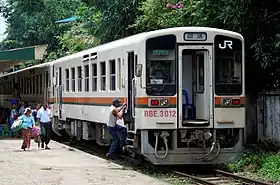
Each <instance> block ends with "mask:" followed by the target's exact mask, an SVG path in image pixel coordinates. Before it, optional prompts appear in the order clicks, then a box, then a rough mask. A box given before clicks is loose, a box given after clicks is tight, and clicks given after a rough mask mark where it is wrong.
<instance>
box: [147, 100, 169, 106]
mask: <svg viewBox="0 0 280 185" xmlns="http://www.w3.org/2000/svg"><path fill="white" fill-rule="evenodd" d="M168 106H169V101H168V99H160V98H156V99H153V98H151V99H149V107H168Z"/></svg>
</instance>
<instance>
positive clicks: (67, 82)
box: [65, 69, 70, 92]
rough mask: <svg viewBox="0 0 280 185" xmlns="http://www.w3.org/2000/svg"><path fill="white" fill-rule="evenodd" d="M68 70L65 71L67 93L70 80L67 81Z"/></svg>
mask: <svg viewBox="0 0 280 185" xmlns="http://www.w3.org/2000/svg"><path fill="white" fill-rule="evenodd" d="M69 77H70V75H69V69H65V86H66V92H69V84H70V79H69Z"/></svg>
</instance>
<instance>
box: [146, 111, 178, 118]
mask: <svg viewBox="0 0 280 185" xmlns="http://www.w3.org/2000/svg"><path fill="white" fill-rule="evenodd" d="M144 117H159V118H160V117H176V110H145V111H144Z"/></svg>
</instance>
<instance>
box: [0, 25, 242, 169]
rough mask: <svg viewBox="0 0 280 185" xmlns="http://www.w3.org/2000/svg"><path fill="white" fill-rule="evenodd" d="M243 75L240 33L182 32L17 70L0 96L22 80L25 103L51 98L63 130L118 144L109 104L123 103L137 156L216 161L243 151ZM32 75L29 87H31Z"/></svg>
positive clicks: (145, 36) (144, 36)
mask: <svg viewBox="0 0 280 185" xmlns="http://www.w3.org/2000/svg"><path fill="white" fill-rule="evenodd" d="M244 71H245V68H244V40H243V37H242V36H241V35H240V34H238V33H234V32H230V31H225V30H220V29H214V28H205V27H180V28H170V29H163V30H157V31H153V32H146V33H141V34H138V35H135V36H131V37H128V38H125V39H121V40H117V41H114V42H111V43H108V44H105V45H101V46H98V47H95V48H92V49H88V50H85V51H82V52H79V53H76V54H73V55H69V56H66V57H63V58H60V59H58V60H56V61H53V62H49V63H44V64H40V65H37V66H33V67H30V68H27V69H23V70H20V71H16V72H14V73H10V74H8V75H5V76H3V77H1V78H0V80H1V81H0V90H1V87H2V86H1V85H2V84H3V83H4V82H5V81H10V82H11V84H12V81H13V80H14V79H16V80H15V81H14V83H18V84H19V87H20V90H19V91H20V98H21V99H22V100H27V101H29V103H31V104H32V103H41V102H43V101H48V102H49V104H50V106H51V108H52V111H53V116H54V118H53V130H54V132H55V133H57V134H59V132H60V130H62V129H64V130H65V131H66V132H67V133H68V134H69V135H70V136H75V137H77V138H81V137H82V138H83V139H86V140H96V142H97V143H99V144H100V145H108V144H109V143H110V136H109V134H108V133H107V130H106V123H107V121H108V117H109V107H110V105H111V102H112V100H113V99H114V98H119V99H121V100H123V101H126V102H127V104H128V109H127V114H126V118H127V119H126V121H127V122H128V124H127V125H126V126H127V128H128V141H129V142H130V144H129V146H128V147H130V148H131V150H133V151H135V152H136V153H138V154H141V155H143V156H145V158H146V159H147V160H149V161H151V163H153V164H157V165H177V164H204V163H205V164H218V163H224V162H227V161H229V160H232V159H234V158H235V157H236V156H237V155H238V154H239V153H240V152H241V151H242V146H243V143H244V133H245V132H244V130H245V103H244V99H245V88H244V76H245V75H244ZM32 75H35V77H34V79H35V82H34V84H35V87H34V90H33V77H32ZM40 75H42V81H41V80H40ZM30 76H31V83H29V82H26V83H25V79H26V81H27V80H28V79H29V78H30ZM37 78H38V79H37ZM30 85H31V86H30ZM11 86H12V85H11ZM17 86H18V85H17ZM17 86H15V87H17ZM38 88H39V89H38ZM12 89H13V88H12ZM14 89H16V88H14ZM37 89H38V90H37ZM41 90H43V91H44V92H42V91H41ZM1 92H2V91H1ZM11 92H13V90H10V92H8V93H4V94H3V93H1V105H2V106H3V107H8V106H10V105H9V104H8V103H7V101H6V100H8V99H10V98H12V96H11V95H9V93H11ZM186 92H187V95H186ZM15 94H16V93H14V97H15V96H16V95H15ZM186 98H187V99H188V102H186V101H187V100H186ZM120 124H123V121H120ZM155 145H156V146H157V147H155ZM166 148H167V149H166Z"/></svg>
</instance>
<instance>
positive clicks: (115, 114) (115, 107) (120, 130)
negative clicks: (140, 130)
mask: <svg viewBox="0 0 280 185" xmlns="http://www.w3.org/2000/svg"><path fill="white" fill-rule="evenodd" d="M120 103H121V101H120V100H119V99H114V100H113V102H112V105H111V107H110V112H109V120H108V123H107V129H108V132H109V134H110V135H111V137H112V138H113V142H112V143H111V146H110V149H109V152H108V153H107V154H106V157H108V158H113V157H114V155H115V154H116V153H117V151H118V149H119V148H122V147H123V146H124V145H125V144H126V137H127V129H126V127H124V126H121V125H119V124H117V120H118V119H122V117H123V114H124V111H125V108H126V103H124V104H123V105H122V106H121V107H119V106H120Z"/></svg>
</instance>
